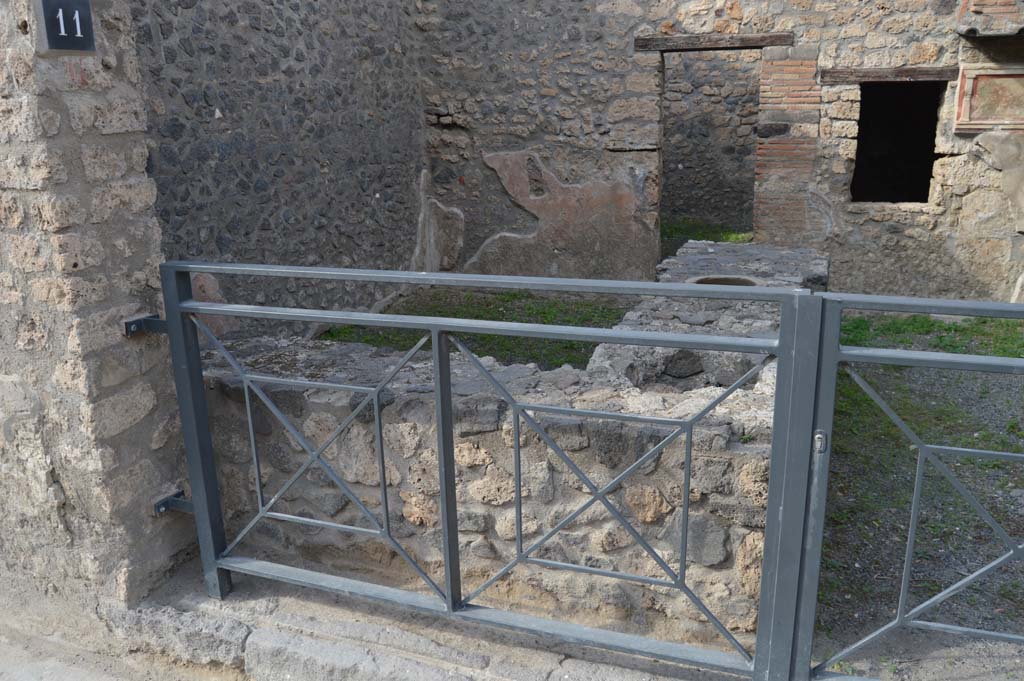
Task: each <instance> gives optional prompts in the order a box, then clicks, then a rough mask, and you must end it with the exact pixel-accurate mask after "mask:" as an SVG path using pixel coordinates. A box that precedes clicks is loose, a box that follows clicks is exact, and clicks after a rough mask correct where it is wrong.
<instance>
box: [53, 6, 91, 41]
mask: <svg viewBox="0 0 1024 681" xmlns="http://www.w3.org/2000/svg"><path fill="white" fill-rule="evenodd" d="M71 20H72V21H74V22H75V37H76V38H84V37H85V36H83V35H82V20H81V18H79V16H78V10H75V15H74V16H73V17H71ZM57 21H59V22H60V36H61V37H62V38H66V37H67V35H68V32H67V30H66V29H65V28H64V8H63V7H62V8H61V9H60V10H59V11H58V12H57Z"/></svg>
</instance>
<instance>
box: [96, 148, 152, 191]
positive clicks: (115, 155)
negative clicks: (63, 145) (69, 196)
mask: <svg viewBox="0 0 1024 681" xmlns="http://www.w3.org/2000/svg"><path fill="white" fill-rule="evenodd" d="M82 167H83V169H84V170H85V176H86V177H87V178H88V179H90V180H93V181H96V182H102V181H105V180H113V179H117V178H119V177H121V176H123V175H124V174H125V173H126V172H128V162H127V161H126V160H125V155H124V152H122V151H120V150H118V149H111V148H110V147H108V146H103V145H96V144H83V145H82ZM144 170H145V166H143V169H142V170H141V171H136V172H143V171H144Z"/></svg>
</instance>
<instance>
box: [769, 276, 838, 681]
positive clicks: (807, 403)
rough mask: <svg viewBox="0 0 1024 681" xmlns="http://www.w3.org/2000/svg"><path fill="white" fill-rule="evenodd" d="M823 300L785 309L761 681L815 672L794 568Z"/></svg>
mask: <svg viewBox="0 0 1024 681" xmlns="http://www.w3.org/2000/svg"><path fill="white" fill-rule="evenodd" d="M822 302H823V301H822V298H820V297H819V296H815V295H812V294H811V292H810V291H802V292H799V293H796V294H794V295H793V296H792V297H791V298H790V299H789V300H787V301H786V302H784V303H783V304H782V320H781V327H780V330H779V354H778V365H777V371H778V375H777V379H776V386H775V416H774V421H773V426H772V451H771V465H770V473H769V481H768V508H767V517H766V528H765V550H764V562H763V563H762V574H761V604H760V609H759V612H758V626H757V652H756V656H755V658H754V679H755V681H803V680H806V679H807V678H809V675H810V668H809V667H808V668H806V669H798V668H797V667H796V666H795V643H796V633H797V629H798V620H799V612H798V608H797V600H798V597H799V594H800V592H801V574H800V572H801V571H800V570H799V569H794V566H797V565H799V564H800V559H801V556H802V555H803V545H804V531H805V526H806V520H807V513H808V503H807V502H808V494H809V484H810V480H811V468H812V459H813V453H812V450H813V447H814V439H815V438H814V428H815V424H814V421H815V414H814V409H815V395H816V391H817V383H818V364H819V350H820V345H821V322H822V309H823V306H822ZM812 626H813V625H812Z"/></svg>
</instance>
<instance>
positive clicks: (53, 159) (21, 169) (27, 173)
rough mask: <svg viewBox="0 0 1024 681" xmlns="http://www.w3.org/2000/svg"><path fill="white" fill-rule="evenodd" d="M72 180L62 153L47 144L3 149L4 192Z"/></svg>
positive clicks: (1, 181)
mask: <svg viewBox="0 0 1024 681" xmlns="http://www.w3.org/2000/svg"><path fill="white" fill-rule="evenodd" d="M67 179H68V174H67V169H66V168H65V165H64V159H63V158H62V156H61V154H60V152H58V151H55V150H54V149H51V148H49V147H47V146H46V145H45V144H39V143H35V144H25V145H12V146H8V147H6V148H4V149H0V189H43V188H44V187H46V186H47V184H49V183H54V184H59V183H61V182H65V181H67Z"/></svg>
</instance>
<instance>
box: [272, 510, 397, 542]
mask: <svg viewBox="0 0 1024 681" xmlns="http://www.w3.org/2000/svg"><path fill="white" fill-rule="evenodd" d="M263 517H264V518H273V519H274V520H282V521H284V522H286V523H297V524H299V525H310V526H311V527H322V528H324V529H328V530H338V531H339V532H350V533H352V534H362V535H366V536H368V537H382V536H383V533H382V532H381V531H380V530H371V529H369V528H367V527H355V526H353V525H342V524H341V523H332V522H329V521H327V520H317V519H316V518H303V517H302V516H299V515H291V514H290V513H278V512H277V511H267V512H266V513H264V514H263Z"/></svg>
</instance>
